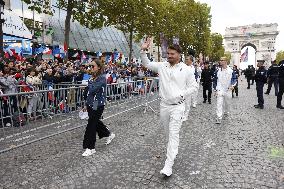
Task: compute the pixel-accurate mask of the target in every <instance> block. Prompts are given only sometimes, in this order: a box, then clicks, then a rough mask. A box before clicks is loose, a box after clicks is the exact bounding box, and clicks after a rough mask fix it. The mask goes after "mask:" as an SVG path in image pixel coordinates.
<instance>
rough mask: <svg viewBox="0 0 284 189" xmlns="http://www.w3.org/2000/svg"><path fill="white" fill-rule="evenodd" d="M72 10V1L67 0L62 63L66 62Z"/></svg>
mask: <svg viewBox="0 0 284 189" xmlns="http://www.w3.org/2000/svg"><path fill="white" fill-rule="evenodd" d="M72 10H73V0H68V5H67V14H66V18H65V33H64V44H66V47H67V49H66V50H67V52H66V56H65V57H64V62H67V60H68V48H69V36H70V21H71V16H72Z"/></svg>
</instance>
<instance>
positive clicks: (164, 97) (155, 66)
mask: <svg viewBox="0 0 284 189" xmlns="http://www.w3.org/2000/svg"><path fill="white" fill-rule="evenodd" d="M150 41H151V40H150V39H149V38H148V39H147V40H146V41H145V42H144V43H143V44H142V46H141V60H142V64H143V65H144V66H145V67H147V68H149V69H151V70H153V71H155V72H157V73H158V74H159V85H160V88H159V96H160V98H161V103H160V121H161V124H162V125H163V126H164V128H165V131H166V136H167V139H168V145H167V158H166V161H165V166H164V168H163V169H162V170H161V171H160V173H161V174H164V175H166V176H171V174H172V166H173V164H174V160H175V158H176V155H177V154H178V146H179V131H180V128H181V125H182V120H183V116H184V111H185V103H184V102H185V97H187V96H189V95H190V94H191V93H192V92H193V91H195V90H196V86H195V83H196V82H195V78H194V75H193V74H192V72H191V71H190V69H189V67H188V66H186V65H185V64H184V63H182V62H180V55H181V49H180V47H179V46H178V45H173V46H170V47H168V51H167V53H168V62H150V61H149V59H148V58H147V55H146V52H145V50H147V49H148V48H149V46H150Z"/></svg>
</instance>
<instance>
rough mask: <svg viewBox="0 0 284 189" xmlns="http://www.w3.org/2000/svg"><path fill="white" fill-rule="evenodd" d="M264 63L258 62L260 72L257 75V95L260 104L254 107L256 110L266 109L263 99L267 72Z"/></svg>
mask: <svg viewBox="0 0 284 189" xmlns="http://www.w3.org/2000/svg"><path fill="white" fill-rule="evenodd" d="M263 64H264V61H260V60H259V61H258V63H257V67H258V70H257V71H256V74H255V82H256V93H257V98H258V104H257V105H254V107H255V108H259V109H263V108H264V99H263V87H264V84H265V83H266V81H267V70H266V69H265V67H264V65H263Z"/></svg>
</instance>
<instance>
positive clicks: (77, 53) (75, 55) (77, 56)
mask: <svg viewBox="0 0 284 189" xmlns="http://www.w3.org/2000/svg"><path fill="white" fill-rule="evenodd" d="M72 57H73V58H79V59H80V54H79V52H76V53H75V54H73V56H72Z"/></svg>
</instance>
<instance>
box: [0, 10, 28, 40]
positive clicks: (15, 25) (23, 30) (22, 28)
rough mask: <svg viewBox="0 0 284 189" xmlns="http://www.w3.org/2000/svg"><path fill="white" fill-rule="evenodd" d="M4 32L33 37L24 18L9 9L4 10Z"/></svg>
mask: <svg viewBox="0 0 284 189" xmlns="http://www.w3.org/2000/svg"><path fill="white" fill-rule="evenodd" d="M4 20H5V22H4V24H3V32H4V34H6V35H12V36H16V37H22V38H26V39H32V33H31V32H30V31H29V29H28V28H27V26H26V25H25V24H24V22H23V21H22V19H21V18H20V17H19V16H18V15H17V14H15V13H13V12H12V11H9V10H6V9H5V10H4Z"/></svg>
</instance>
